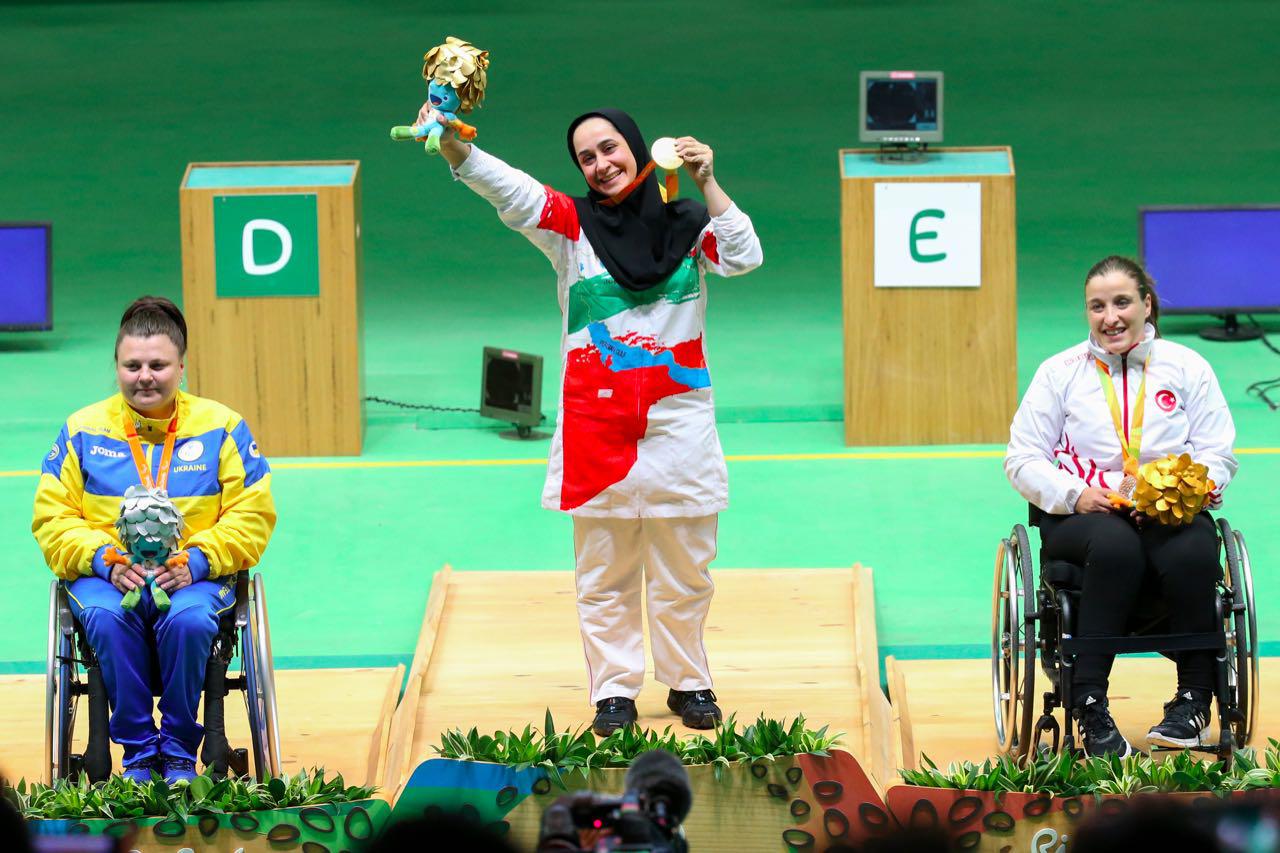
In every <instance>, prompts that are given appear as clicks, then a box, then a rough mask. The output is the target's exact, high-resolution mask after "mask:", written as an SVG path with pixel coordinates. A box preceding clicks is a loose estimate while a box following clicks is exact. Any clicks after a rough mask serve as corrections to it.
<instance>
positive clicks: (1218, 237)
mask: <svg viewBox="0 0 1280 853" xmlns="http://www.w3.org/2000/svg"><path fill="white" fill-rule="evenodd" d="M1138 246H1139V253H1140V254H1141V257H1142V264H1143V266H1145V267H1146V268H1147V272H1148V273H1150V274H1151V277H1152V278H1154V279H1155V282H1156V292H1157V293H1158V294H1160V312H1161V313H1162V314H1163V313H1167V314H1236V313H1239V314H1248V313H1253V312H1269V311H1280V207H1145V208H1142V209H1140V210H1139V211H1138Z"/></svg>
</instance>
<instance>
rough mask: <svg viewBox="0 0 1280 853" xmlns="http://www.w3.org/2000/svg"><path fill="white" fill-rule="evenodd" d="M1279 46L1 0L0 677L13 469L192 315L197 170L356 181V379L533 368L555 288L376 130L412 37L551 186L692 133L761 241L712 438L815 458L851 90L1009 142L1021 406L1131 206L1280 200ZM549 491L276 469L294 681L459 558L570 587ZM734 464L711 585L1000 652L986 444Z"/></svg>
mask: <svg viewBox="0 0 1280 853" xmlns="http://www.w3.org/2000/svg"><path fill="white" fill-rule="evenodd" d="M1276 32H1280V5H1277V4H1275V3H1272V2H1248V0H1231V2H1215V3H1208V2H1184V1H1182V0H1174V2H1165V3H1160V4H1151V3H1103V2H1077V3H1072V4H1061V3H1051V2H1025V3H1012V2H1009V3H998V2H945V0H934V2H908V1H907V0H903V2H823V0H809V2H794V3H785V2H784V3H777V2H762V0H740V2H733V3H729V2H720V3H700V4H699V3H695V4H688V3H677V2H667V0H659V2H651V3H630V2H611V3H604V2H582V0H572V2H559V3H550V4H533V3H523V2H510V0H502V2H485V3H477V4H474V5H473V6H471V7H466V6H461V5H455V6H449V7H446V8H443V9H439V8H435V7H433V6H431V5H429V4H422V3H410V2H369V3H357V2H339V0H333V2H296V3H289V2H265V1H264V2H199V3H196V2H192V3H178V2H138V3H64V2H31V3H0V219H3V220H50V221H52V222H53V223H54V234H55V324H56V325H55V329H54V331H53V332H51V333H47V334H25V335H19V334H3V335H0V368H2V369H3V376H4V380H3V382H0V405H2V406H3V412H4V415H3V419H2V420H0V472H5V476H0V548H2V549H3V550H2V551H0V554H3V556H2V557H0V560H2V562H0V572H3V573H4V578H5V590H6V594H5V595H3V596H0V623H2V624H4V625H5V626H6V627H5V629H4V631H3V632H2V633H0V672H4V671H10V672H12V671H39V670H40V669H41V668H42V666H43V664H42V663H41V661H42V660H43V654H44V643H45V619H46V611H45V607H46V601H47V597H46V596H47V588H48V581H49V575H48V573H47V572H46V571H45V570H44V569H43V567H42V565H41V560H40V556H39V553H38V551H37V549H36V548H35V545H34V542H33V541H32V539H31V537H30V534H29V524H30V505H31V496H32V493H33V490H34V486H35V478H34V476H32V475H31V474H30V473H24V472H30V471H32V470H33V469H35V468H36V467H37V465H38V464H39V461H40V459H41V458H42V456H43V454H44V452H45V451H46V450H47V448H48V444H49V442H50V441H51V439H52V438H53V436H54V435H55V433H56V431H57V430H58V428H59V426H60V424H61V421H62V420H63V419H64V418H65V417H66V415H67V414H68V413H70V412H71V411H72V410H74V409H76V408H78V407H80V406H82V405H85V404H87V403H89V402H91V401H93V400H96V399H100V398H102V397H105V396H107V395H108V394H109V393H110V392H111V390H112V388H113V385H112V383H113V374H112V370H111V361H110V356H111V345H112V341H113V339H114V330H115V327H116V322H117V319H118V317H119V312H120V310H121V309H122V308H123V307H124V305H125V304H127V303H128V302H129V301H130V300H131V299H132V298H134V297H135V296H137V295H139V294H141V293H144V292H150V293H159V294H165V295H169V296H172V297H174V298H179V297H180V295H181V281H180V273H181V266H180V264H181V261H180V251H179V241H178V206H177V202H178V192H177V189H178V183H179V180H180V179H181V176H182V173H183V170H184V168H185V166H186V164H187V163H188V162H193V161H234V160H301V159H339V158H342V159H346V158H353V159H359V160H360V161H361V163H362V173H363V217H362V218H363V245H364V294H365V301H364V320H365V328H364V334H365V364H364V371H365V376H366V391H367V393H370V394H376V395H379V396H383V397H391V398H397V399H402V400H408V401H414V402H426V403H435V404H439V405H448V406H474V405H476V404H477V402H476V401H477V397H478V388H477V385H478V374H479V356H480V349H481V347H482V346H484V345H486V344H489V345H502V346H507V347H512V348H517V349H523V350H528V351H533V352H539V353H542V354H544V355H545V356H547V358H548V362H549V364H554V361H555V356H556V353H557V352H558V325H557V314H556V312H557V308H556V302H555V294H554V289H553V283H554V282H553V276H552V274H551V271H550V269H549V267H548V266H547V264H546V262H545V260H544V259H543V257H542V256H541V254H540V253H539V252H537V251H535V250H534V249H533V248H532V247H530V246H529V245H528V244H527V243H526V242H525V241H524V240H523V238H521V237H519V236H518V235H516V234H514V233H511V232H508V231H506V230H505V229H504V228H503V227H502V226H501V225H500V224H499V223H498V222H497V220H496V218H495V217H494V215H493V213H492V210H491V209H490V208H489V206H488V205H487V204H486V203H485V202H483V201H482V200H481V199H479V198H477V197H475V196H474V195H472V194H471V193H469V192H468V191H467V190H466V189H465V188H463V187H462V186H460V185H456V184H455V183H454V182H453V181H452V180H451V179H450V177H449V174H448V171H447V169H446V167H445V165H444V163H443V161H441V160H439V159H432V158H428V157H427V156H425V155H424V154H423V153H422V151H421V148H420V146H416V145H404V144H400V145H397V144H394V143H392V142H390V141H389V140H388V139H387V130H388V128H389V127H390V126H391V125H393V124H400V123H405V122H408V121H410V120H411V119H412V118H413V116H414V115H415V114H416V110H417V107H418V105H419V104H420V103H421V101H422V100H423V97H424V93H425V85H424V84H423V82H422V80H421V78H420V76H419V74H420V65H421V56H422V53H423V52H424V51H425V50H426V49H427V48H428V47H430V46H431V45H433V44H435V43H437V42H439V41H441V40H442V39H443V37H444V36H445V35H449V34H453V35H458V36H461V37H463V38H466V39H468V40H470V41H473V42H474V43H476V44H478V45H480V46H481V47H483V48H486V49H488V50H489V51H490V52H491V60H492V65H491V68H490V75H489V79H490V89H489V94H488V97H487V100H486V103H485V106H484V108H483V109H481V110H480V111H478V112H476V113H474V114H472V116H471V117H470V119H469V120H470V121H471V123H473V124H475V125H476V126H477V127H478V128H479V130H480V137H479V139H478V142H479V144H480V145H482V146H483V147H485V148H486V149H487V150H490V151H492V152H494V153H496V154H498V155H499V156H501V157H503V158H505V159H507V160H508V161H509V162H512V163H513V164H515V165H518V166H520V167H522V168H524V169H526V170H527V171H529V172H530V173H531V174H533V175H535V176H536V177H538V178H539V179H541V180H543V181H545V182H548V183H551V184H553V185H556V186H558V187H560V188H562V189H565V190H567V191H570V192H577V191H578V190H579V187H580V186H581V184H580V176H578V175H577V174H576V173H575V171H574V169H573V167H572V165H571V163H570V162H569V160H568V158H567V155H566V152H565V148H564V144H563V142H562V140H563V138H564V129H565V127H566V124H567V122H568V121H569V119H571V118H572V117H573V116H575V115H577V114H578V113H580V112H582V111H585V110H587V109H591V108H594V107H597V106H601V105H616V106H621V107H623V108H625V109H628V110H629V111H631V112H632V114H633V115H635V116H636V118H637V120H638V121H639V123H640V126H641V127H642V128H643V129H645V130H646V132H647V133H648V134H649V135H650V136H651V137H653V136H658V135H678V134H686V133H687V134H692V135H695V136H698V137H700V138H701V139H703V140H705V141H707V142H709V143H710V144H711V145H712V146H713V147H714V148H715V150H716V157H717V160H716V162H717V173H718V175H719V177H720V180H721V183H722V184H723V186H724V187H725V188H726V190H727V191H728V192H729V194H730V195H731V196H733V198H734V199H735V200H736V201H737V202H738V203H739V205H740V206H741V207H742V208H743V209H744V210H746V211H747V212H748V213H750V214H751V216H752V217H753V219H754V221H755V224H756V227H757V229H758V231H759V233H760V236H761V239H762V241H763V244H764V249H765V256H766V261H765V265H764V267H762V268H761V269H760V270H759V271H757V272H755V273H753V274H751V275H750V276H747V277H745V278H739V279H735V280H729V281H714V282H712V285H711V287H712V290H713V293H712V295H711V302H712V307H711V310H710V322H709V333H708V338H709V355H710V359H711V366H712V370H713V374H714V377H715V382H716V395H717V401H718V405H719V406H720V410H721V417H722V420H723V421H724V423H723V425H722V438H723V441H724V444H725V449H726V452H728V453H729V454H731V455H740V454H780V453H833V452H841V451H843V450H845V448H844V447H843V445H842V441H841V425H840V422H839V419H840V416H841V415H840V403H841V383H842V373H841V334H842V333H841V326H840V316H839V309H840V258H839V237H838V227H839V209H838V201H839V199H838V176H837V165H836V152H837V150H838V149H839V148H841V147H853V146H856V145H857V144H858V143H857V127H856V119H857V97H856V87H855V82H856V79H857V73H858V71H859V70H861V69H866V68H930V69H933V68H937V69H941V70H943V71H944V72H945V73H946V75H947V78H946V137H947V143H948V144H952V145H1011V146H1012V147H1013V151H1014V158H1015V163H1016V167H1017V191H1018V253H1019V255H1018V273H1019V317H1018V331H1019V364H1018V373H1019V376H1020V379H1021V383H1022V385H1023V386H1025V384H1026V382H1027V381H1028V380H1029V379H1030V376H1031V374H1032V372H1033V371H1034V370H1035V367H1036V366H1037V365H1038V363H1039V362H1040V360H1041V359H1043V358H1045V357H1046V356H1048V355H1050V354H1052V353H1053V352H1055V351H1057V350H1059V349H1061V348H1063V347H1066V346H1068V345H1070V344H1071V343H1073V342H1075V341H1077V340H1079V339H1080V338H1081V337H1082V336H1083V334H1084V326H1083V321H1082V318H1081V308H1082V305H1081V293H1080V288H1081V284H1082V281H1081V280H1082V277H1083V273H1084V271H1085V270H1086V269H1087V268H1088V266H1089V265H1090V264H1091V263H1092V262H1093V261H1095V260H1097V259H1098V258H1100V257H1101V256H1103V255H1105V254H1109V253H1111V252H1114V251H1120V252H1130V253H1131V252H1133V251H1135V249H1136V236H1137V235H1136V208H1137V207H1138V206H1139V205H1146V204H1175V203H1192V204H1215V203H1280V156H1278V155H1277V139H1278V138H1280V111H1277V110H1276V109H1275V107H1274V103H1275V94H1276V92H1277V91H1280V62H1277V60H1276V50H1275V44H1274V34H1275V33H1276ZM686 188H687V189H691V187H690V185H689V183H688V182H686ZM0 275H2V271H0ZM1204 322H1206V321H1205V320H1203V319H1181V320H1171V321H1170V322H1168V323H1167V324H1166V333H1167V334H1170V335H1171V336H1172V337H1174V338H1175V339H1177V340H1179V341H1182V342H1184V343H1187V344H1189V345H1190V346H1193V347H1195V348H1196V349H1198V350H1199V351H1200V352H1202V353H1204V354H1205V355H1206V356H1207V357H1208V358H1209V359H1210V360H1211V361H1212V362H1213V364H1214V366H1215V368H1216V369H1217V371H1218V374H1219V377H1220V379H1221V381H1222V384H1223V386H1224V390H1225V391H1226V394H1227V396H1228V399H1229V401H1230V402H1231V405H1232V407H1233V412H1234V414H1235V416H1236V419H1237V425H1238V428H1239V442H1238V445H1239V446H1240V447H1242V448H1276V447H1280V436H1278V435H1277V425H1278V424H1280V421H1278V420H1277V418H1278V417H1280V416H1277V415H1275V414H1273V413H1271V412H1269V411H1268V410H1267V409H1266V407H1265V406H1264V405H1263V404H1262V403H1261V402H1259V401H1258V400H1257V399H1255V398H1251V397H1249V396H1248V395H1246V393H1245V388H1246V386H1247V385H1248V384H1249V383H1250V382H1253V381H1255V380H1258V379H1263V378H1267V377H1270V376H1274V375H1277V374H1280V358H1277V357H1276V356H1275V355H1273V354H1271V353H1269V352H1268V351H1267V350H1266V349H1265V348H1264V347H1263V345H1262V344H1261V343H1258V342H1254V343H1241V344H1210V343H1208V342H1205V341H1202V340H1200V339H1199V338H1197V337H1196V336H1195V335H1194V331H1195V329H1196V328H1197V327H1198V326H1199V325H1201V324H1203V323H1204ZM1266 322H1268V324H1269V328H1271V329H1272V330H1273V331H1276V330H1277V329H1280V323H1277V322H1275V321H1266ZM288 333H289V332H288V330H285V329H282V330H280V334H282V335H285V334H288ZM1276 337H1277V338H1280V334H1277V336H1276ZM556 375H557V371H556V370H555V369H549V370H548V371H547V383H546V388H545V394H544V401H545V402H544V405H545V407H546V408H547V410H548V411H550V412H554V400H555V394H556V388H555V378H556ZM888 404H889V405H891V401H890V402H889V403H888ZM368 415H369V430H368V433H367V440H366V452H365V455H364V459H366V460H368V461H413V460H439V459H493V458H510V459H517V460H519V459H532V458H535V457H539V456H542V455H543V454H545V449H546V445H545V443H543V444H534V445H517V444H514V443H511V442H505V441H501V440H499V439H498V437H497V435H496V430H495V429H494V427H493V425H492V424H491V423H488V422H482V421H480V420H479V419H478V418H476V417H474V416H471V415H465V414H429V415H424V416H421V417H418V416H415V415H413V414H407V413H401V412H398V411H396V410H393V409H389V408H386V407H381V406H370V407H369V408H368ZM968 449H978V450H986V451H995V450H998V449H999V448H996V447H986V448H968ZM267 450H268V452H269V448H268V449H267ZM276 461H277V462H281V461H283V462H288V460H276ZM1277 475H1280V456H1277V455H1274V453H1272V454H1268V453H1262V454H1251V455H1244V456H1242V469H1241V474H1240V476H1239V479H1238V482H1237V483H1236V484H1235V485H1234V486H1233V487H1232V490H1231V494H1230V496H1229V499H1230V503H1229V515H1230V517H1231V519H1232V520H1233V522H1234V523H1235V524H1236V526H1237V527H1239V528H1241V529H1242V530H1244V531H1245V532H1246V535H1247V536H1248V537H1249V542H1250V545H1251V550H1252V551H1253V556H1254V565H1255V566H1256V567H1257V569H1256V573H1257V576H1258V580H1257V583H1258V587H1259V593H1258V594H1259V598H1260V607H1259V610H1260V612H1261V617H1262V628H1263V634H1264V639H1267V640H1269V641H1270V640H1273V639H1274V640H1280V635H1277V630H1276V629H1277V628H1278V627H1280V595H1277V594H1276V593H1275V592H1274V591H1273V589H1272V588H1271V586H1270V584H1269V578H1270V572H1269V570H1268V564H1269V563H1270V562H1271V558H1273V557H1274V555H1275V554H1276V550H1277V544H1280V536H1277V534H1276V533H1275V532H1274V529H1273V528H1274V521H1273V519H1274V517H1275V513H1276V509H1277V501H1276V498H1275V496H1274V492H1273V490H1272V489H1270V488H1268V487H1267V484H1268V483H1270V482H1273V481H1274V479H1275V478H1276V476H1277ZM541 477H542V467H541V466H540V465H537V464H521V465H511V466H496V467H495V466H486V467H479V466H472V467H467V466H462V467H449V468H443V467H386V468H363V469H339V470H329V469H321V470H317V469H307V468H295V467H289V466H288V465H287V464H286V465H281V466H278V468H277V471H276V475H275V488H276V494H277V500H278V503H279V507H280V511H281V521H280V524H279V528H278V531H277V534H276V537H275V540H274V541H273V543H272V545H271V547H270V549H269V550H268V552H267V557H266V560H265V562H264V570H266V571H267V572H269V586H270V594H271V616H272V627H273V635H274V644H275V652H276V655H277V657H278V658H279V659H280V661H281V663H282V664H283V665H286V666H288V665H311V664H315V663H320V664H333V665H338V664H343V663H352V662H382V661H390V660H394V659H400V658H403V657H406V656H407V655H409V654H410V653H411V651H412V646H413V640H414V637H415V635H416V631H417V627H418V623H419V619H420V617H421V609H422V605H423V603H424V601H425V598H426V591H427V586H428V581H429V578H430V576H431V573H432V572H433V571H434V570H435V569H436V568H437V567H438V566H439V565H440V564H442V563H444V562H449V563H451V564H453V565H454V566H455V567H457V568H459V569H463V570H466V569H482V568H511V569H546V568H568V567H569V566H570V565H571V557H572V554H571V543H570V538H569V524H568V521H567V519H566V518H564V517H560V516H557V515H554V514H551V513H547V512H545V511H543V510H541V509H539V508H538V506H537V500H538V493H539V490H540V483H541ZM730 477H731V480H732V506H731V508H730V510H729V511H728V512H727V513H725V515H724V516H723V519H722V525H721V538H720V542H721V552H720V559H719V560H718V565H719V566H723V567H726V568H738V567H792V566H796V567H799V566H845V565H849V564H851V563H852V562H854V561H861V562H863V563H865V564H868V565H871V566H873V567H874V568H875V570H876V589H877V594H878V609H879V620H880V633H881V642H882V644H884V645H885V646H886V647H887V648H889V649H891V650H893V651H894V652H896V653H898V654H901V655H904V656H912V655H930V654H946V655H950V654H969V655H980V654H982V653H983V652H982V649H981V644H982V643H983V640H984V635H985V634H986V626H987V625H989V624H990V623H989V600H990V572H991V563H992V553H993V550H994V547H995V543H996V540H997V539H998V538H999V537H1000V536H1001V535H1004V534H1006V533H1007V531H1008V528H1009V526H1010V525H1011V524H1012V523H1013V522H1014V521H1017V520H1019V519H1021V518H1022V517H1023V513H1024V511H1025V510H1024V506H1023V504H1022V503H1021V501H1020V500H1019V499H1018V498H1017V496H1016V495H1015V494H1014V493H1013V492H1012V490H1011V489H1010V488H1009V487H1008V485H1007V483H1006V482H1005V480H1004V476H1003V473H1002V471H1001V467H1000V460H999V458H998V457H997V456H994V455H987V456H980V457H977V458H967V459H916V460H870V459H856V458H854V459H838V460H829V459H828V460H821V459H811V460H789V461H788V460H783V461H731V462H730ZM922 589H928V590H930V593H929V594H928V595H927V596H926V595H922V594H921V592H920V591H921V590H922ZM566 618H573V615H572V613H566Z"/></svg>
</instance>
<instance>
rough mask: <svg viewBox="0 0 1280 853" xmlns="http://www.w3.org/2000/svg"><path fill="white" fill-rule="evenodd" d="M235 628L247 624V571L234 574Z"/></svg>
mask: <svg viewBox="0 0 1280 853" xmlns="http://www.w3.org/2000/svg"><path fill="white" fill-rule="evenodd" d="M235 613H236V627H237V628H243V627H244V626H246V625H248V624H249V570H248V569H244V570H242V571H239V572H236V610H235Z"/></svg>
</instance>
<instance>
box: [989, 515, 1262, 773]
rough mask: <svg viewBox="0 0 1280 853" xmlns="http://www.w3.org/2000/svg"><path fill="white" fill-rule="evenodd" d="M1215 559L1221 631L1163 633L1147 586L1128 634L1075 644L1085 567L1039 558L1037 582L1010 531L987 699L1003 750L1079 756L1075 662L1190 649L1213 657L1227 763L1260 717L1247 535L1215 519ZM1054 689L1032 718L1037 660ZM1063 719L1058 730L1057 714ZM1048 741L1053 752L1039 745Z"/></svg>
mask: <svg viewBox="0 0 1280 853" xmlns="http://www.w3.org/2000/svg"><path fill="white" fill-rule="evenodd" d="M1042 515H1043V513H1042V512H1041V511H1040V510H1039V509H1038V508H1037V507H1035V506H1032V507H1031V512H1030V518H1029V520H1028V523H1029V524H1030V525H1032V526H1038V524H1039V520H1040V518H1041V516H1042ZM1215 528H1216V530H1217V534H1218V556H1219V560H1220V562H1221V564H1222V567H1223V572H1222V577H1221V579H1220V580H1219V581H1218V584H1217V613H1218V617H1219V619H1220V620H1221V626H1222V627H1221V629H1220V630H1218V631H1214V632H1211V633H1205V634H1170V633H1168V629H1169V622H1168V611H1167V607H1166V606H1165V604H1164V602H1163V601H1162V600H1161V599H1160V596H1159V594H1158V589H1156V588H1155V587H1154V582H1153V580H1152V579H1148V584H1147V586H1145V587H1144V589H1143V592H1142V593H1141V594H1140V598H1139V605H1138V607H1137V608H1136V612H1135V613H1134V614H1133V615H1132V616H1131V617H1130V620H1129V625H1128V626H1127V628H1126V632H1125V636H1121V637H1088V638H1080V637H1075V613H1076V610H1077V608H1078V606H1079V601H1080V588H1081V583H1082V579H1083V575H1084V570H1083V568H1082V567H1080V566H1077V565H1075V564H1073V563H1067V562H1064V561H1060V560H1049V561H1045V560H1043V559H1042V560H1041V566H1040V572H1039V577H1038V578H1037V576H1036V571H1035V567H1034V565H1033V563H1032V559H1031V545H1030V543H1029V541H1028V538H1027V529H1026V528H1025V527H1024V526H1023V525H1021V524H1018V525H1015V526H1014V528H1013V530H1012V532H1010V534H1009V537H1008V538H1007V539H1002V540H1000V545H999V547H998V548H997V549H996V561H995V584H994V589H993V590H992V597H991V602H992V606H991V696H992V704H993V708H994V712H995V729H996V741H997V743H998V744H999V747H1000V751H1001V752H1003V753H1006V754H1009V755H1012V756H1014V757H1016V758H1017V759H1019V760H1022V759H1025V758H1026V756H1027V755H1028V754H1030V753H1032V752H1033V751H1036V752H1038V751H1040V750H1042V749H1046V748H1047V749H1051V750H1052V751H1053V752H1057V751H1058V750H1059V748H1061V749H1064V750H1066V751H1068V752H1074V751H1075V737H1074V734H1073V716H1074V715H1073V712H1072V701H1071V680H1072V672H1073V667H1074V662H1075V656H1076V655H1078V654H1082V653H1085V654H1100V653H1102V654H1137V653H1143V652H1159V653H1161V654H1163V655H1165V656H1166V657H1170V658H1172V657H1173V655H1174V653H1176V652H1179V651H1188V650H1212V651H1214V653H1215V656H1216V658H1217V667H1216V669H1217V685H1216V687H1215V691H1214V692H1215V696H1216V699H1217V703H1216V704H1217V710H1218V725H1219V739H1218V744H1217V747H1216V749H1214V748H1212V747H1199V749H1201V750H1202V751H1208V752H1216V754H1217V756H1218V757H1219V758H1220V759H1221V760H1223V761H1224V762H1227V763H1228V764H1229V763H1230V761H1231V757H1232V749H1233V747H1242V746H1244V745H1246V744H1247V743H1248V742H1249V740H1250V738H1251V737H1252V736H1253V731H1254V722H1255V721H1256V719H1257V714H1258V702H1259V699H1260V686H1261V685H1260V683H1259V680H1258V620H1257V612H1256V611H1255V609H1254V603H1253V573H1252V571H1251V569H1250V566H1249V552H1248V550H1247V549H1246V548H1245V542H1244V537H1243V536H1241V535H1240V533H1239V532H1238V531H1235V530H1232V529H1231V525H1230V524H1228V523H1227V521H1226V520H1225V519H1217V520H1215ZM1037 657H1039V659H1040V667H1041V668H1042V669H1043V671H1044V674H1045V676H1046V677H1047V678H1048V680H1049V684H1050V686H1051V688H1052V689H1051V690H1048V691H1046V692H1045V693H1044V695H1043V712H1042V713H1041V715H1040V716H1039V718H1036V717H1035V669H1036V658H1037ZM1058 708H1062V709H1064V711H1065V718H1066V719H1065V725H1063V726H1062V727H1061V728H1060V727H1059V725H1058V722H1057V720H1056V719H1055V717H1054V711H1055V710H1056V709H1058ZM1047 737H1051V738H1052V742H1051V745H1049V744H1045V743H1043V741H1044V740H1045V739H1046V738H1047Z"/></svg>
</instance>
